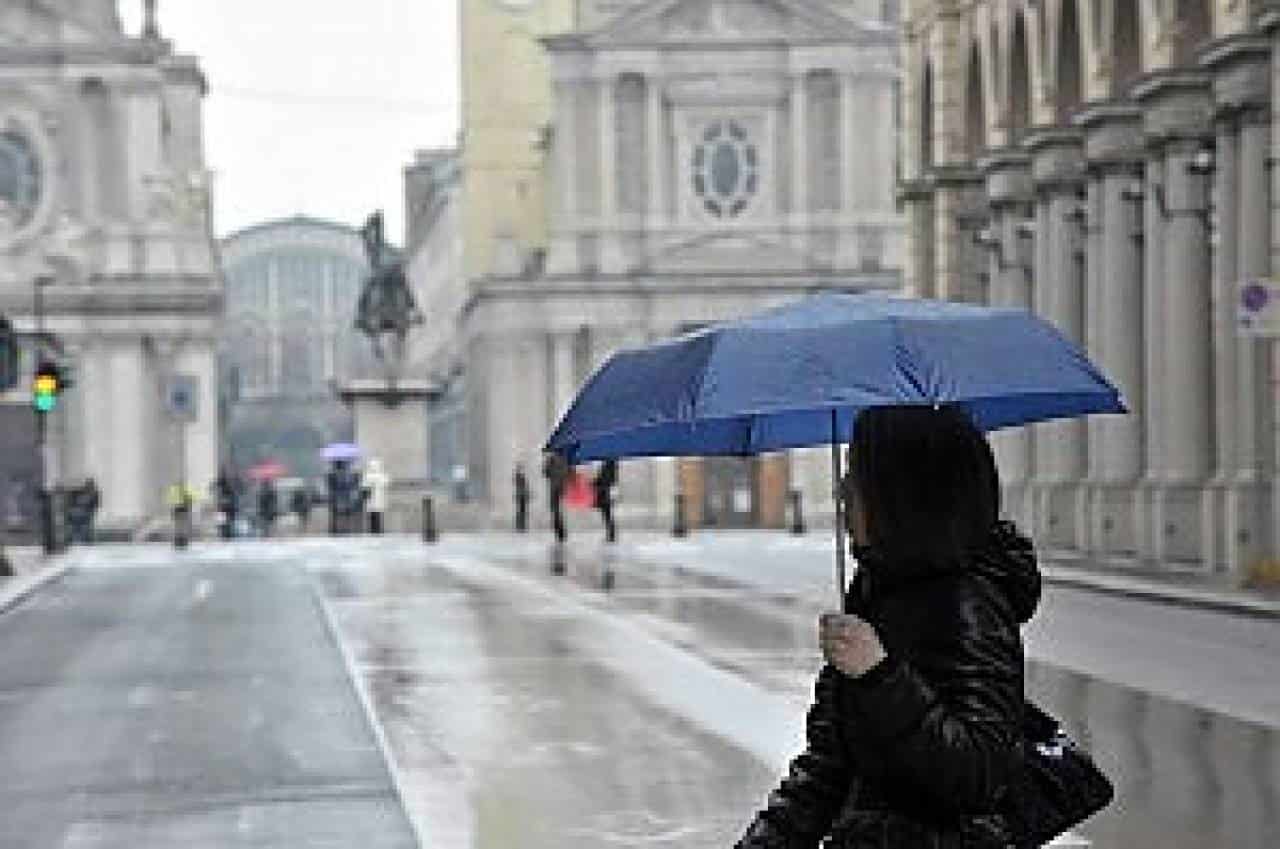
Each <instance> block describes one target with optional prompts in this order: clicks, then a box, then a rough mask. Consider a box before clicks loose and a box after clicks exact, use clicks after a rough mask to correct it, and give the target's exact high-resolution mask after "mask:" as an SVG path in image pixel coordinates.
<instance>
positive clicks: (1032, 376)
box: [547, 293, 1125, 463]
mask: <svg viewBox="0 0 1280 849" xmlns="http://www.w3.org/2000/svg"><path fill="white" fill-rule="evenodd" d="M945 403H958V404H961V405H962V406H964V407H965V408H966V409H967V410H968V411H969V413H970V414H971V415H972V416H973V418H974V420H975V422H976V423H977V424H978V426H979V427H980V428H982V429H983V430H987V431H991V430H996V429H998V428H1002V427H1008V426H1011V425H1019V424H1026V423H1028V422H1035V421H1045V420H1049V419H1056V418H1064V417H1070V416H1078V415H1082V414H1086V413H1123V412H1125V407H1124V404H1123V403H1122V402H1121V399H1120V394H1119V392H1118V391H1117V390H1116V388H1115V387H1114V386H1113V385H1112V384H1111V383H1110V382H1108V381H1107V379H1106V378H1105V377H1104V376H1103V375H1102V374H1101V373H1100V372H1099V371H1098V369H1097V368H1096V367H1095V366H1094V365H1093V364H1092V363H1091V362H1090V361H1089V359H1088V357H1087V356H1085V354H1084V352H1083V351H1081V350H1080V348H1079V347H1078V346H1076V345H1074V344H1073V343H1071V342H1070V341H1068V340H1067V339H1066V338H1065V337H1063V336H1062V334H1060V333H1059V332H1058V331H1057V330H1056V329H1055V328H1054V327H1053V326H1052V325H1051V324H1049V323H1048V322H1046V321H1044V320H1042V319H1040V318H1038V317H1036V316H1034V315H1031V314H1030V313H1028V312H1026V311H1024V310H1015V309H994V308H990V307H981V306H974V305H970V304H956V303H947V302H940V301H927V300H905V299H895V298H886V297H883V296H878V295H851V294H836V293H828V294H822V295H816V296H814V297H811V298H806V299H804V300H801V301H798V302H795V303H792V304H788V305H786V306H783V307H779V308H776V309H772V310H768V311H766V312H763V313H759V314H757V315H754V316H750V317H747V318H743V319H739V320H735V321H727V322H722V323H719V324H715V325H712V326H710V327H707V328H705V329H703V330H700V331H698V332H696V333H692V334H688V335H685V336H681V337H678V338H675V339H672V340H668V341H664V342H659V343H657V344H653V345H649V346H646V347H642V348H633V349H628V350H623V351H619V352H618V353H616V354H614V355H613V356H612V357H611V358H610V359H609V360H608V361H607V362H606V363H605V364H604V366H602V367H601V368H600V370H599V371H597V372H596V374H595V375H593V376H592V378H591V379H590V380H589V381H588V382H587V383H586V385H585V386H584V387H583V389H582V391H581V392H580V393H579V395H578V397H577V398H576V400H575V401H574V403H573V405H572V406H571V407H570V408H569V410H568V412H567V413H566V414H565V415H564V417H563V418H562V419H561V421H560V423H559V426H558V427H557V428H556V430H555V432H554V433H553V434H552V436H551V438H550V440H549V441H548V443H547V448H548V450H551V451H555V452H557V453H560V454H563V455H564V456H565V457H566V458H567V459H568V460H569V462H571V463H580V462H584V461H588V460H601V459H606V458H610V457H642V456H706V455H718V454H728V455H743V456H745V455H751V454H758V453H762V452H766V451H775V450H779V449H784V448H798V447H803V446H807V445H818V444H822V443H828V442H844V441H847V440H848V439H849V438H850V437H851V435H852V427H853V420H854V418H855V416H856V415H857V413H858V412H859V411H860V410H862V409H863V408H866V407H875V406H886V405H896V404H945Z"/></svg>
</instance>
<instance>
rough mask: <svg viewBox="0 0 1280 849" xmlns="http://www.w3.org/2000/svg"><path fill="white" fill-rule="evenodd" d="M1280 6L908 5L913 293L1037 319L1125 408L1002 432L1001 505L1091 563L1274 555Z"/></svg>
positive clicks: (1197, 0)
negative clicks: (1266, 306)
mask: <svg viewBox="0 0 1280 849" xmlns="http://www.w3.org/2000/svg"><path fill="white" fill-rule="evenodd" d="M1278 25H1280V8H1277V7H1276V6H1275V4H1273V3H1271V2H1261V0H1096V2H1082V0H1039V1H1038V2H1037V0H980V2H975V3H958V2H951V0H946V2H932V0H909V2H908V3H906V4H905V14H904V22H903V66H904V75H905V110H904V134H903V165H904V174H903V176H904V180H903V182H902V184H901V194H900V197H901V199H902V201H903V203H904V208H905V214H906V216H907V219H908V239H909V244H910V249H909V251H908V261H907V268H906V286H907V288H908V290H909V291H910V292H912V293H914V294H916V295H920V296H925V297H930V296H932V297H941V298H950V299H957V300H973V301H986V302H990V303H993V304H1004V305H1015V306H1021V307H1026V308H1030V309H1032V310H1034V311H1035V312H1037V313H1038V314H1041V315H1043V316H1045V317H1047V318H1049V319H1051V320H1052V321H1054V322H1055V323H1056V324H1057V326H1058V327H1059V329H1061V330H1062V331H1063V332H1064V333H1065V334H1066V335H1067V336H1069V337H1071V338H1072V339H1074V340H1075V341H1077V342H1079V343H1081V344H1082V345H1083V346H1085V347H1086V348H1087V349H1088V351H1089V353H1090V355H1091V356H1092V357H1093V358H1094V359H1095V360H1096V361H1097V362H1098V363H1099V364H1100V365H1101V367H1102V368H1103V369H1104V370H1105V371H1106V372H1107V373H1108V374H1110V375H1111V376H1112V377H1113V378H1114V379H1115V380H1116V382H1117V383H1118V385H1119V386H1120V388H1121V390H1122V391H1123V393H1124V395H1125V398H1126V400H1127V402H1128V404H1129V406H1130V408H1131V410H1132V413H1131V415H1129V416H1124V417H1119V416H1116V417H1099V418H1095V419H1093V420H1090V421H1088V422H1085V421H1073V422H1065V423H1055V424H1047V425H1039V426H1036V427H1034V428H1027V429H1022V430H1019V431H1016V432H1011V433H1008V434H1002V435H1000V436H999V437H998V443H999V445H998V450H999V455H1000V460H1001V465H1002V471H1003V475H1004V480H1005V485H1006V507H1007V509H1008V512H1010V513H1011V514H1013V515H1014V516H1016V517H1017V518H1019V519H1020V520H1022V521H1023V522H1024V523H1025V524H1027V525H1028V526H1029V527H1030V528H1031V529H1032V530H1033V532H1034V533H1035V535H1036V537H1037V539H1038V540H1039V541H1040V542H1042V543H1043V544H1045V545H1046V546H1048V547H1050V548H1053V549H1057V550H1060V551H1063V552H1070V553H1074V554H1078V555H1085V556H1089V557H1092V558H1096V559H1100V560H1103V561H1107V560H1115V561H1117V562H1127V563H1163V564H1171V563H1172V564H1177V563H1181V564H1185V565H1189V566H1190V567H1192V568H1197V569H1203V570H1208V571H1213V570H1218V571H1232V572H1240V571H1241V570H1244V569H1247V568H1248V567H1249V565H1250V564H1251V563H1253V562H1255V561H1256V560H1258V559H1259V558H1261V557H1265V556H1267V555H1271V556H1274V555H1275V553H1276V547H1277V538H1276V528H1277V527H1278V526H1280V515H1278V514H1277V512H1276V510H1277V507H1280V499H1277V498H1276V473H1275V470H1276V439H1275V435H1276V434H1275V428H1276V403H1277V398H1276V378H1277V374H1278V373H1280V372H1278V370H1277V367H1276V356H1277V354H1276V343H1275V341H1274V340H1269V339H1265V338H1258V337H1255V336H1250V335H1246V334H1245V333H1244V332H1242V331H1241V329H1240V326H1239V323H1238V321H1237V300H1238V291H1239V286H1240V283H1241V282H1242V281H1247V280H1249V279H1251V278H1259V277H1266V276H1269V275H1271V274H1272V273H1273V270H1274V263H1275V262H1276V260H1275V259H1274V257H1275V256H1276V255H1277V249H1278V248H1280V241H1278V239H1280V228H1278V227H1277V225H1278V224H1280V221H1277V220H1276V214H1277V213H1276V209H1277V208H1278V207H1277V205H1276V202H1275V195H1276V183H1275V169H1274V168H1273V167H1272V166H1273V164H1274V163H1275V161H1276V147H1275V146H1276V142H1277V141H1280V139H1278V138H1277V137H1276V133H1275V129H1274V126H1275V125H1274V116H1275V115H1276V114H1277V109H1276V105H1277V104H1276V97H1277V94H1278V93H1280V92H1278V90H1277V86H1276V84H1275V78H1274V73H1275V69H1276V68H1277V67H1280V64H1277V62H1276V61H1275V56H1276V54H1275V51H1276V48H1277V46H1278V45H1280V41H1277V37H1280V29H1278Z"/></svg>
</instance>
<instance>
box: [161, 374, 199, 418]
mask: <svg viewBox="0 0 1280 849" xmlns="http://www.w3.org/2000/svg"><path fill="white" fill-rule="evenodd" d="M199 390H200V383H199V381H198V380H197V379H196V376H195V375H194V374H174V375H170V376H169V379H168V381H167V382H166V383H165V390H164V408H165V411H166V412H167V413H168V414H169V416H170V417H171V418H174V419H177V420H178V421H184V422H194V421H195V420H196V417H197V413H198V411H199V397H200V394H199Z"/></svg>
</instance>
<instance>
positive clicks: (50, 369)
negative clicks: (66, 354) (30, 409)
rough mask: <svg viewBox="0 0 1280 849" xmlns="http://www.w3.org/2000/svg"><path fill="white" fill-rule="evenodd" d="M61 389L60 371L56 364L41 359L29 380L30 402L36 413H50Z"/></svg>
mask: <svg viewBox="0 0 1280 849" xmlns="http://www.w3.org/2000/svg"><path fill="white" fill-rule="evenodd" d="M61 391H62V373H61V371H59V369H58V364H57V363H54V362H50V361H49V360H42V361H41V362H40V365H39V366H38V367H37V368H36V375H35V378H34V379H33V380H32V381H31V404H32V406H34V407H35V408H36V412H38V413H51V412H53V408H54V407H56V406H57V405H58V393H60V392H61Z"/></svg>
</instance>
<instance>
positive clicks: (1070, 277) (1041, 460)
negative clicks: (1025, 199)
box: [1027, 129, 1087, 549]
mask: <svg viewBox="0 0 1280 849" xmlns="http://www.w3.org/2000/svg"><path fill="white" fill-rule="evenodd" d="M1027 145H1028V147H1029V148H1030V150H1031V151H1032V155H1033V168H1032V170H1033V174H1034V178H1035V181H1036V184H1037V187H1038V189H1039V190H1040V192H1041V193H1042V194H1043V196H1044V200H1042V202H1041V212H1040V216H1041V224H1040V227H1044V228H1046V229H1044V230H1041V229H1040V228H1039V227H1038V228H1037V231H1038V232H1037V238H1038V239H1043V240H1044V243H1045V248H1044V251H1045V254H1044V256H1043V259H1042V262H1043V263H1044V266H1045V267H1044V276H1045V278H1046V279H1045V280H1044V281H1043V282H1042V283H1041V282H1039V281H1038V287H1039V288H1040V292H1041V294H1042V296H1043V301H1042V302H1041V303H1040V304H1038V305H1037V307H1038V311H1039V312H1040V313H1041V314H1042V315H1043V316H1044V317H1045V318H1047V319H1048V320H1050V321H1052V322H1053V323H1054V325H1055V326H1056V327H1057V328H1058V330H1059V331H1061V332H1062V334H1063V335H1064V336H1066V337H1067V338H1068V339H1071V340H1072V341H1074V342H1076V343H1077V344H1083V343H1084V279H1083V272H1084V264H1083V261H1082V260H1083V255H1084V246H1083V244H1082V237H1081V232H1080V226H1079V223H1078V221H1076V220H1073V218H1074V214H1075V210H1076V209H1077V207H1078V206H1079V204H1080V200H1081V199H1080V190H1081V185H1082V179H1083V176H1084V163H1083V158H1082V152H1083V151H1082V147H1081V137H1080V134H1079V133H1078V132H1075V131H1072V130H1064V129H1049V130H1042V131H1039V132H1037V133H1033V134H1032V135H1031V136H1030V137H1029V138H1028V141H1027ZM1039 272H1040V266H1037V274H1038V275H1039ZM1035 427H1036V436H1035V448H1036V477H1035V481H1034V483H1033V488H1034V489H1035V499H1036V518H1037V520H1038V521H1037V524H1038V531H1039V536H1038V540H1039V541H1040V542H1041V544H1042V545H1044V546H1046V547H1048V548H1056V549H1071V548H1075V547H1077V546H1078V545H1079V533H1078V531H1079V529H1080V528H1081V526H1082V523H1083V521H1084V516H1083V513H1084V503H1083V501H1082V500H1081V499H1082V497H1083V495H1084V493H1085V490H1084V488H1083V487H1082V485H1081V484H1082V479H1083V478H1084V474H1085V466H1086V450H1087V445H1086V441H1085V424H1084V422H1083V421H1082V420H1080V419H1068V420H1063V421H1055V422H1049V423H1045V424H1040V425H1036V426H1035Z"/></svg>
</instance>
